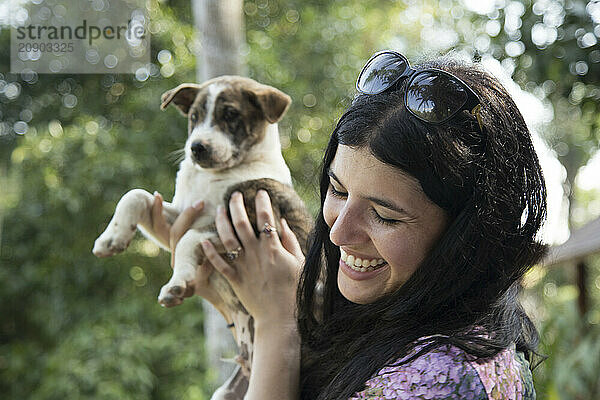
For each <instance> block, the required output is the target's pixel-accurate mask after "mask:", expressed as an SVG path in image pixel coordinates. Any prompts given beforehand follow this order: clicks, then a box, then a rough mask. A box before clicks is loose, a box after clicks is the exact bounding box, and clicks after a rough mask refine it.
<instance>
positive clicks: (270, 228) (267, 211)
mask: <svg viewBox="0 0 600 400" xmlns="http://www.w3.org/2000/svg"><path fill="white" fill-rule="evenodd" d="M254 201H255V204H256V227H257V228H258V229H259V231H260V236H266V237H267V239H269V241H268V243H270V244H271V245H274V244H277V243H278V242H279V235H278V234H277V230H275V217H274V216H273V206H272V205H271V198H270V197H269V193H267V191H266V190H259V191H258V192H257V193H256V197H255V199H254Z"/></svg>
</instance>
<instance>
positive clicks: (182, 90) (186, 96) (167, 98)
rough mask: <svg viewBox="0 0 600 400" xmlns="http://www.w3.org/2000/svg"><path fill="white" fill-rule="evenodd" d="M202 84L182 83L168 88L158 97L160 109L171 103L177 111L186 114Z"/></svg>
mask: <svg viewBox="0 0 600 400" xmlns="http://www.w3.org/2000/svg"><path fill="white" fill-rule="evenodd" d="M201 87H202V86H201V85H196V84H194V83H182V84H181V85H179V86H177V87H176V88H174V89H171V90H168V91H166V92H164V93H163V94H162V96H161V97H160V102H161V103H160V109H161V110H164V109H165V108H167V106H168V105H169V104H171V103H173V104H174V105H175V106H176V107H177V108H178V109H179V111H181V113H182V114H183V115H185V116H187V114H188V111H189V110H190V106H191V105H192V103H193V102H194V99H196V95H197V94H198V91H199V90H200V88H201Z"/></svg>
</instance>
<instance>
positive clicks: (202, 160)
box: [191, 142, 210, 165]
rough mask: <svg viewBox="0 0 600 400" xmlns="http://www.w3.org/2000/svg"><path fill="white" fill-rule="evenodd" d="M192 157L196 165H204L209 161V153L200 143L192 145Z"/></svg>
mask: <svg viewBox="0 0 600 400" xmlns="http://www.w3.org/2000/svg"><path fill="white" fill-rule="evenodd" d="M191 149H192V156H193V157H194V160H195V161H196V162H197V163H198V164H201V165H202V164H206V163H207V162H208V161H210V152H209V151H208V148H207V147H206V146H205V145H204V144H202V143H201V142H194V143H192V147H191Z"/></svg>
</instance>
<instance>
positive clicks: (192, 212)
mask: <svg viewBox="0 0 600 400" xmlns="http://www.w3.org/2000/svg"><path fill="white" fill-rule="evenodd" d="M203 209H204V202H203V201H201V200H200V201H197V202H195V203H194V205H193V206H191V207H188V208H186V209H185V210H183V211H182V212H181V214H179V215H178V216H177V218H176V219H175V222H173V226H171V231H170V232H169V248H170V249H171V267H173V264H174V263H175V247H176V246H177V243H178V242H179V239H181V237H182V236H183V235H184V234H185V233H186V232H187V231H188V229H190V227H191V226H192V224H193V223H194V221H196V218H198V217H199V216H200V213H202V210H203Z"/></svg>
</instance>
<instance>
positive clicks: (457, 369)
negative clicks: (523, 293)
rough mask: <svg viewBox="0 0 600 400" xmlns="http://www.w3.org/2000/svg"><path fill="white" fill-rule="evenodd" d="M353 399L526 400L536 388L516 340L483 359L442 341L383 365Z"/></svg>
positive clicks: (533, 396)
mask: <svg viewBox="0 0 600 400" xmlns="http://www.w3.org/2000/svg"><path fill="white" fill-rule="evenodd" d="M356 399H369V400H388V399H469V400H474V399H477V400H479V399H511V400H513V399H514V400H530V399H535V390H534V388H533V378H532V375H531V371H530V369H529V363H528V362H527V360H525V357H524V356H523V353H521V352H517V351H515V347H514V345H513V346H512V347H509V348H507V349H505V350H503V351H501V352H500V353H498V354H497V355H496V356H495V357H493V358H488V359H483V360H474V358H473V357H471V356H469V355H468V354H467V353H465V352H464V351H463V350H461V349H460V348H458V347H456V346H452V345H444V346H441V347H439V348H437V349H434V350H432V351H430V352H428V353H425V354H423V355H422V356H420V357H418V358H416V359H415V360H413V361H411V362H409V363H407V364H404V365H400V366H396V367H386V368H383V369H382V370H380V371H379V372H378V373H377V374H376V376H374V377H373V378H371V379H369V380H368V381H367V383H366V389H365V390H364V391H362V392H359V393H356V394H355V395H354V397H352V400H356Z"/></svg>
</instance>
